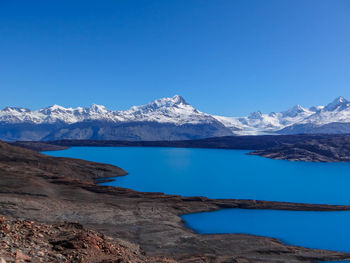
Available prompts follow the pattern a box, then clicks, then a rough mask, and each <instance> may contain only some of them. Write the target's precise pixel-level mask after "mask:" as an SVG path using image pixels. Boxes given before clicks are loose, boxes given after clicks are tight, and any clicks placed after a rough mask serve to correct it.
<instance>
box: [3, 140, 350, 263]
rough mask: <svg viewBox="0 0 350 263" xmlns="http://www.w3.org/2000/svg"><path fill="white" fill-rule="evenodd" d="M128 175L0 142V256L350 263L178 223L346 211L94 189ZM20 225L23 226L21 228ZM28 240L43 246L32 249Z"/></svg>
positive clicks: (277, 243)
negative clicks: (222, 213) (223, 215)
mask: <svg viewBox="0 0 350 263" xmlns="http://www.w3.org/2000/svg"><path fill="white" fill-rule="evenodd" d="M126 174H127V173H126V171H124V170H123V169H121V168H118V167H115V166H112V165H107V164H99V163H94V162H88V161H83V160H76V159H70V158H54V157H49V156H46V155H44V154H41V153H38V152H35V151H32V150H29V149H24V148H20V147H15V146H11V145H9V144H6V143H3V142H0V176H1V180H0V211H1V214H2V215H3V216H4V218H2V219H1V220H0V234H1V242H2V244H3V245H2V247H1V251H0V252H1V253H0V255H4V257H6V258H4V260H6V261H8V262H12V261H13V260H14V259H15V258H16V257H22V258H27V259H30V260H32V261H33V262H35V261H38V259H39V258H40V257H42V258H43V259H44V261H45V262H77V261H76V260H77V258H78V259H79V260H81V262H130V260H131V262H188V263H192V262H193V263H194V262H314V261H323V260H340V259H350V254H349V253H341V252H333V251H326V250H317V249H307V248H302V247H296V246H288V245H285V244H283V243H282V242H280V241H278V240H276V239H273V238H268V237H259V236H253V235H244V234H215V235H201V234H197V233H195V232H194V231H192V230H190V229H188V228H187V227H186V226H185V224H184V222H183V220H182V219H181V218H180V215H182V214H186V213H194V212H204V211H213V210H218V209H222V208H247V209H286V210H312V211H341V210H350V206H333V205H313V204H297V203H284V202H269V201H256V200H235V199H221V200H218V199H208V198H205V197H182V196H176V195H165V194H162V193H142V192H136V191H133V190H130V189H123V188H116V187H111V186H101V185H97V184H96V179H98V178H105V177H112V176H124V175H126ZM18 220H20V221H18ZM21 220H22V221H21ZM23 220H24V221H23ZM28 220H29V223H28ZM67 221H68V222H75V223H78V224H75V223H74V224H70V223H64V222H67ZM22 224H24V225H27V227H28V228H25V229H22V226H21V225H22ZM28 224H30V225H28ZM80 224H81V225H80ZM31 228H33V229H36V230H35V231H34V230H33V229H31ZM13 229H22V230H23V231H21V232H20V233H22V234H23V233H27V232H28V233H31V234H30V235H26V236H25V237H26V238H27V239H28V240H29V241H28V242H29V243H25V242H24V243H21V242H17V243H16V242H14V241H11V240H12V239H11V238H15V237H16V235H14V236H13V235H12V234H13V231H16V230H13ZM38 229H43V231H42V232H40V230H38ZM87 229H89V230H87ZM11 231H12V232H11ZM26 231H27V232H26ZM60 231H62V234H61V235H60V234H59V232H60ZM70 231H71V232H70ZM11 233H12V234H11ZM49 233H51V234H52V238H50V235H51V234H49ZM39 234H40V235H39ZM30 242H34V243H35V244H39V245H40V242H43V245H42V246H40V247H39V248H38V249H37V250H35V249H34V250H31V249H30V246H29V245H28V244H30ZM14 246H15V247H14ZM92 246H93V247H94V249H89V248H91V247H92ZM108 247H109V248H110V249H109V248H108ZM121 248H123V249H121ZM43 249H44V256H43ZM117 251H118V252H117ZM132 251H133V252H132ZM39 252H40V253H39ZM130 253H134V254H133V257H131V255H130ZM45 255H49V256H50V257H48V258H45ZM113 258H115V259H113ZM58 259H59V260H58ZM102 259H103V260H105V261H102ZM108 260H109V261H108Z"/></svg>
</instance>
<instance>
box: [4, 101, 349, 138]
mask: <svg viewBox="0 0 350 263" xmlns="http://www.w3.org/2000/svg"><path fill="white" fill-rule="evenodd" d="M324 132H327V133H350V102H349V101H348V100H346V99H345V98H343V97H338V98H337V99H335V100H334V101H333V102H331V103H329V104H328V105H326V106H314V107H310V108H304V107H302V106H300V105H296V106H294V107H292V108H290V109H288V110H286V111H282V112H272V113H269V114H265V113H261V112H260V111H257V112H253V113H251V114H250V115H249V116H246V117H224V116H217V115H210V114H207V113H203V112H200V111H199V110H197V109H195V108H194V107H192V106H191V105H190V104H188V103H187V102H186V101H185V100H184V98H182V97H181V96H179V95H175V96H174V97H172V98H162V99H158V100H155V101H153V102H150V103H148V104H145V105H141V106H133V107H131V108H130V109H128V110H125V111H118V110H117V111H112V110H108V109H107V108H106V107H104V106H102V105H96V104H93V105H91V106H90V107H86V108H82V107H78V108H64V107H62V106H59V105H53V106H50V107H46V108H43V109H39V110H34V111H32V110H29V109H25V108H15V107H6V108H4V109H3V110H1V111H0V139H4V140H34V139H35V140H38V139H39V140H56V139H110V140H112V139H114V140H176V139H195V138H205V137H215V136H227V135H257V134H295V133H324Z"/></svg>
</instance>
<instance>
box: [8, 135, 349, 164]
mask: <svg viewBox="0 0 350 263" xmlns="http://www.w3.org/2000/svg"><path fill="white" fill-rule="evenodd" d="M10 144H11V145H14V146H20V147H24V148H28V149H32V150H35V151H39V152H41V151H56V150H65V149H68V148H69V147H78V146H85V147H89V146H95V147H174V148H205V149H230V150H248V151H250V152H249V153H247V154H248V155H258V156H262V157H266V158H270V159H278V160H288V161H305V162H350V135H349V134H313V135H308V134H300V135H257V136H228V137H215V138H207V139H197V140H184V141H109V140H105V141H103V140H60V141H18V142H11V143H10Z"/></svg>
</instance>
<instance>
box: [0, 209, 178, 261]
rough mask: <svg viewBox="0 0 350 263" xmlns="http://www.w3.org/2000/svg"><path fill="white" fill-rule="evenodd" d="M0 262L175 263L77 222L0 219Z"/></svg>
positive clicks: (0, 217)
mask: <svg viewBox="0 0 350 263" xmlns="http://www.w3.org/2000/svg"><path fill="white" fill-rule="evenodd" d="M0 238H1V244H0V262H1V263H4V262H104V263H113V262H119V263H127V262H134V263H146V262H147V263H152V262H155V263H156V262H157V263H172V262H173V263H175V262H176V261H174V260H171V259H167V258H161V257H147V256H145V254H144V252H143V251H141V250H140V248H139V246H137V245H135V244H132V243H129V242H126V241H123V240H118V239H113V238H111V237H108V236H105V235H103V234H100V233H98V232H96V231H92V230H88V229H85V228H84V227H83V226H82V225H81V224H79V223H69V222H62V223H58V224H54V225H47V224H38V223H35V222H33V221H29V220H9V219H6V218H5V217H4V216H0Z"/></svg>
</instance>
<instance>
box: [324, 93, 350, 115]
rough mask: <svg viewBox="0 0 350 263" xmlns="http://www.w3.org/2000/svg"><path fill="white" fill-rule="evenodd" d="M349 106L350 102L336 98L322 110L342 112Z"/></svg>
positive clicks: (342, 98)
mask: <svg viewBox="0 0 350 263" xmlns="http://www.w3.org/2000/svg"><path fill="white" fill-rule="evenodd" d="M349 106H350V102H349V101H348V100H347V99H345V98H344V97H341V96H340V97H338V98H336V99H335V100H333V101H332V102H331V103H329V104H328V105H327V106H326V107H325V108H324V110H326V111H334V110H338V111H339V110H343V109H345V108H347V107H349Z"/></svg>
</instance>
